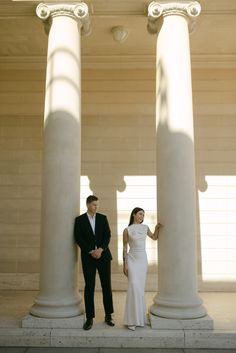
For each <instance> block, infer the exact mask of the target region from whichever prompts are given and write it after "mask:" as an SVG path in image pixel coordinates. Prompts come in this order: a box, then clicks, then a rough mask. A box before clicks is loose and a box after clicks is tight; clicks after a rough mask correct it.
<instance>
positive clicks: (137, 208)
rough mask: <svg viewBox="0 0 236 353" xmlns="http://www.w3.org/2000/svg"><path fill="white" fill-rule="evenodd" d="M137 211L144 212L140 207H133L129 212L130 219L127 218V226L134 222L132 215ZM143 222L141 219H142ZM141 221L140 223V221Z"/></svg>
mask: <svg viewBox="0 0 236 353" xmlns="http://www.w3.org/2000/svg"><path fill="white" fill-rule="evenodd" d="M139 211H143V212H144V210H143V209H142V208H140V207H135V208H134V209H133V211H132V212H131V215H130V219H129V226H131V224H133V223H134V215H135V214H136V213H138V212H139ZM142 222H143V221H142ZM142 222H141V223H142Z"/></svg>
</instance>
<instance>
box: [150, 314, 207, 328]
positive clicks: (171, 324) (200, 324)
mask: <svg viewBox="0 0 236 353" xmlns="http://www.w3.org/2000/svg"><path fill="white" fill-rule="evenodd" d="M150 323H151V328H152V329H153V330H213V328H214V321H213V319H212V318H211V317H210V316H208V315H207V316H204V317H203V318H198V319H166V318H162V317H157V316H155V315H152V314H150Z"/></svg>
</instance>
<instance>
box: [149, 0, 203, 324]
mask: <svg viewBox="0 0 236 353" xmlns="http://www.w3.org/2000/svg"><path fill="white" fill-rule="evenodd" d="M148 11H149V13H148V16H149V20H148V30H149V31H150V32H152V33H154V32H158V35H157V49H156V70H157V78H156V85H157V88H156V133H157V136H156V138H157V187H158V189H157V204H158V219H159V221H160V222H161V223H163V225H164V227H163V228H162V230H161V234H160V237H159V238H160V239H159V241H158V259H159V264H158V294H157V295H156V297H155V298H154V304H153V305H152V306H151V313H152V314H154V315H156V316H160V317H164V318H173V319H193V318H199V317H203V316H205V315H206V310H205V308H204V307H203V306H202V300H201V299H200V297H199V296H198V291H197V266H196V239H195V237H196V186H195V160H194V133H193V109H192V87H191V64H190V48H189V29H188V25H189V21H190V20H191V19H193V18H195V17H196V16H198V14H199V13H200V5H199V3H198V2H196V1H182V0H181V1H162V0H160V1H158V2H155V1H153V2H152V3H151V4H150V5H149V8H148ZM190 24H191V23H190Z"/></svg>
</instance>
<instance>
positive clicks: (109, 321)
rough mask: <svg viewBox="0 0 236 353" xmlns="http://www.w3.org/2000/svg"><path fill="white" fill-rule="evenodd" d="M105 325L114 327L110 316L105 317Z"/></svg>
mask: <svg viewBox="0 0 236 353" xmlns="http://www.w3.org/2000/svg"><path fill="white" fill-rule="evenodd" d="M105 323H106V324H107V325H108V326H115V323H114V321H113V320H112V317H111V316H105Z"/></svg>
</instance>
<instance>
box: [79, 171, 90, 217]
mask: <svg viewBox="0 0 236 353" xmlns="http://www.w3.org/2000/svg"><path fill="white" fill-rule="evenodd" d="M89 195H93V191H92V190H91V189H90V186H89V178H88V177H87V175H81V177H80V214H82V213H85V212H86V211H87V207H86V199H87V197H88V196H89Z"/></svg>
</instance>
